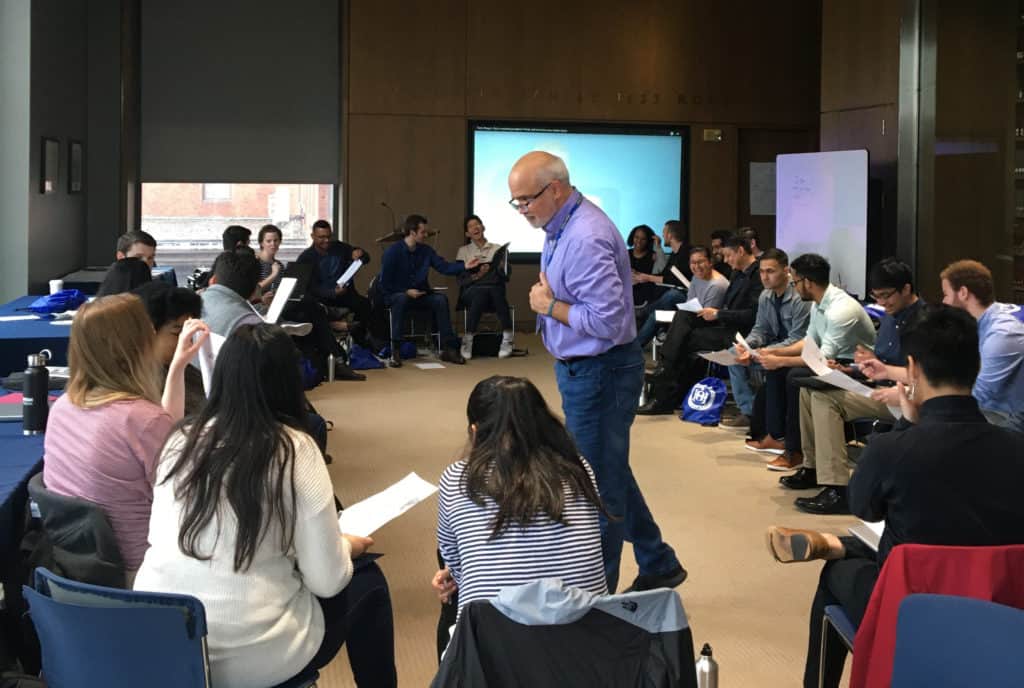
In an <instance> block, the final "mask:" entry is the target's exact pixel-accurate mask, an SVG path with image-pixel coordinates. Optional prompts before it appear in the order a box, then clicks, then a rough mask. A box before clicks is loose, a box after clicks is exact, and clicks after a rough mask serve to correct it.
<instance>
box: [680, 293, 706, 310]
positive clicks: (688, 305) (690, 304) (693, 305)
mask: <svg viewBox="0 0 1024 688" xmlns="http://www.w3.org/2000/svg"><path fill="white" fill-rule="evenodd" d="M676 308H678V309H679V310H681V311H686V312H687V313H697V312H699V311H700V310H701V309H702V308H704V306H702V305H700V301H699V300H697V297H696V296H695V297H693V298H692V299H690V300H689V301H685V302H683V303H677V304H676Z"/></svg>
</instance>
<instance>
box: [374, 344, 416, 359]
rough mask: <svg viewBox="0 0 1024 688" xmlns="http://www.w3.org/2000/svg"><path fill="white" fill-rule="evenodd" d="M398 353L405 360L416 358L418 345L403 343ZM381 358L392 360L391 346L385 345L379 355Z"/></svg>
mask: <svg viewBox="0 0 1024 688" xmlns="http://www.w3.org/2000/svg"><path fill="white" fill-rule="evenodd" d="M398 353H399V354H400V355H401V356H402V358H403V359H404V360H409V359H410V358H416V344H415V343H413V342H402V343H401V345H399V347H398ZM377 355H378V356H380V357H381V358H391V345H390V344H388V345H385V347H384V348H383V349H381V350H380V351H379V352H378V353H377Z"/></svg>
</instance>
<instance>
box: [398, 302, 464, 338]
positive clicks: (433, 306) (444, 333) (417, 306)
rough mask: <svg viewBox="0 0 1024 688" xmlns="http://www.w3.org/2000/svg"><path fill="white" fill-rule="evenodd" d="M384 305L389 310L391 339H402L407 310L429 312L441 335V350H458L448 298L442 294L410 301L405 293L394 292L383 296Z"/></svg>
mask: <svg viewBox="0 0 1024 688" xmlns="http://www.w3.org/2000/svg"><path fill="white" fill-rule="evenodd" d="M384 305H385V306H387V307H389V308H390V309H391V338H392V339H393V340H394V341H399V340H400V339H401V338H402V326H403V325H404V324H405V312H406V311H407V310H421V311H423V310H429V311H432V312H433V314H434V320H435V321H436V322H437V331H438V332H440V333H441V347H442V348H445V347H447V348H458V346H459V340H458V339H457V338H456V337H455V331H454V330H452V317H451V313H449V311H448V297H447V296H445V295H444V294H438V293H437V292H435V293H433V294H424V295H423V296H421V297H419V298H418V299H410V298H409V295H408V294H406V293H405V292H396V293H394V294H386V295H385V296H384Z"/></svg>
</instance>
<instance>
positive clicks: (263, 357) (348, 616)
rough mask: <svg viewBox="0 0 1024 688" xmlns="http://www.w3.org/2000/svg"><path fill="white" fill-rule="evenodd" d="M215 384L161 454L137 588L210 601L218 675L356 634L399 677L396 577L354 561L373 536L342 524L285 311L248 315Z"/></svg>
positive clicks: (235, 680)
mask: <svg viewBox="0 0 1024 688" xmlns="http://www.w3.org/2000/svg"><path fill="white" fill-rule="evenodd" d="M212 387H213V390H212V393H211V395H210V399H209V401H208V402H207V404H206V405H205V406H204V408H203V410H202V411H201V413H200V414H199V415H198V416H197V417H196V418H195V419H194V420H192V422H190V423H189V424H188V425H184V426H183V427H179V429H177V430H176V431H175V432H173V433H172V434H171V436H170V438H169V439H168V440H167V444H166V445H165V447H164V449H163V452H162V454H161V460H160V465H159V467H158V469H157V478H156V486H155V487H154V489H153V511H152V515H151V518H150V524H149V543H150V548H149V550H148V551H147V552H146V556H145V559H144V560H143V562H142V566H141V568H140V570H139V573H138V576H137V578H136V579H135V589H136V590H150V591H166V592H176V593H185V594H190V595H194V596H195V597H197V598H199V599H200V600H201V601H202V603H203V606H204V607H205V608H206V618H207V624H208V628H209V637H208V646H209V654H210V664H211V671H212V675H213V684H214V685H217V686H231V687H233V688H246V687H249V686H252V687H254V688H255V687H262V688H266V687H268V686H274V685H277V684H279V683H282V682H284V681H286V680H288V679H290V678H292V677H294V676H296V675H299V674H308V673H311V672H312V671H315V670H316V669H319V668H321V667H323V666H325V665H326V664H327V663H328V662H330V661H331V659H333V658H334V655H336V654H337V652H338V650H340V648H341V645H342V644H344V643H347V649H348V655H349V660H350V662H351V665H352V672H353V675H354V676H355V679H356V683H357V684H358V685H359V686H361V687H363V686H396V685H397V678H396V676H395V664H394V628H393V620H392V613H391V598H390V595H389V593H388V588H387V582H386V581H385V579H384V574H383V573H382V572H381V571H380V569H379V568H378V567H377V566H376V564H373V563H372V562H369V563H366V565H365V566H364V565H360V564H361V563H360V562H358V561H357V562H356V564H355V565H353V559H354V558H358V557H359V556H360V555H361V554H363V552H364V551H365V550H366V548H367V547H369V546H370V545H371V544H372V540H370V539H369V538H361V537H357V536H353V535H343V534H342V533H341V532H340V530H339V528H338V520H337V513H336V511H335V508H334V493H333V489H332V486H331V480H330V476H329V475H328V473H327V467H326V465H325V464H324V460H323V457H322V455H321V453H320V450H319V449H318V448H317V445H316V443H315V442H314V441H313V439H312V438H311V437H310V436H309V435H307V434H306V432H305V431H304V429H303V428H304V419H305V411H304V408H305V406H304V404H303V396H302V385H301V380H300V377H299V353H298V351H297V350H296V349H295V346H294V345H293V344H292V342H291V339H290V338H289V337H288V335H287V334H285V333H284V331H283V330H281V328H279V327H277V326H275V325H243V326H241V327H239V328H238V329H237V330H235V332H234V333H233V334H232V335H231V337H229V338H228V340H227V342H225V344H224V346H223V347H222V348H221V350H220V353H219V355H218V357H217V365H216V367H215V369H214V374H213V384H212ZM353 570H354V573H353ZM350 629H354V630H355V632H354V633H352V634H351V635H349V633H348V632H349V630H350Z"/></svg>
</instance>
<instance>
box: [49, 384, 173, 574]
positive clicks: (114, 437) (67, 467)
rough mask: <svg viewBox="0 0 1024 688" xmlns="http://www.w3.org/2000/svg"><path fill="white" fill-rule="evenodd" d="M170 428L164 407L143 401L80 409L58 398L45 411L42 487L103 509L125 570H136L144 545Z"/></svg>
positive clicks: (65, 399) (144, 551)
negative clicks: (47, 416)
mask: <svg viewBox="0 0 1024 688" xmlns="http://www.w3.org/2000/svg"><path fill="white" fill-rule="evenodd" d="M173 425H174V423H173V422H172V421H171V417H170V416H169V415H168V414H167V413H166V412H165V411H164V410H163V408H161V407H160V406H157V405H156V404H154V403H152V402H149V401H144V400H142V399H136V400H132V401H116V402H113V403H109V404H104V405H103V406H98V407H96V408H91V409H83V408H79V407H77V406H75V405H74V404H72V403H71V401H70V400H69V399H68V398H67V396H62V397H61V398H60V399H58V400H57V401H56V403H54V405H53V408H51V409H50V418H49V421H48V422H47V424H46V436H45V440H44V445H43V447H44V449H43V482H44V483H45V484H46V487H47V489H49V490H53V491H54V492H56V493H58V494H62V495H66V496H68V497H79V498H81V499H87V500H89V501H90V502H95V503H97V504H99V505H100V506H101V507H103V510H104V511H105V512H106V514H107V518H108V519H110V525H111V526H112V527H113V529H114V535H115V536H117V543H118V546H119V547H120V549H121V558H122V559H124V564H125V567H126V568H128V569H132V570H134V569H137V568H138V567H139V564H141V563H142V557H143V555H144V554H145V553H146V548H147V547H148V546H149V545H148V542H147V539H146V536H147V534H148V533H149V512H150V508H151V506H152V504H153V479H154V476H155V475H156V467H157V459H158V458H159V452H160V448H161V447H162V446H163V444H164V440H166V439H167V436H168V435H169V434H170V432H171V427H172V426H173Z"/></svg>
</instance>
